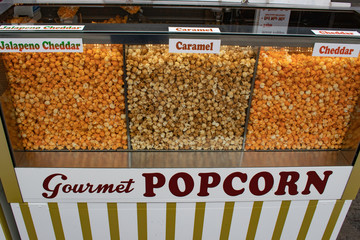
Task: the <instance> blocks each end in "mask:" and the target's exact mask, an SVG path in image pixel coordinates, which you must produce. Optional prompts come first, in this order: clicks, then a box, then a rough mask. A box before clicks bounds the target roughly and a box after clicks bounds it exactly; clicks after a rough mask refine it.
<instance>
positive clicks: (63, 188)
mask: <svg viewBox="0 0 360 240" xmlns="http://www.w3.org/2000/svg"><path fill="white" fill-rule="evenodd" d="M71 190H72V187H71V185H70V184H65V185H64V186H63V187H62V191H63V192H64V193H69V192H71Z"/></svg>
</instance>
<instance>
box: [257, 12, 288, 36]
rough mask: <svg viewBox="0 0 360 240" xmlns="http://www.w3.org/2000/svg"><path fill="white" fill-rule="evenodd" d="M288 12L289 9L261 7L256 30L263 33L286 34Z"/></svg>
mask: <svg viewBox="0 0 360 240" xmlns="http://www.w3.org/2000/svg"><path fill="white" fill-rule="evenodd" d="M290 14H291V11H290V10H281V9H261V10H260V13H259V24H258V26H257V30H256V32H257V33H264V34H286V33H287V30H288V25H289V19H290Z"/></svg>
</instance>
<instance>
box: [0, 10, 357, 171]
mask: <svg viewBox="0 0 360 240" xmlns="http://www.w3.org/2000/svg"><path fill="white" fill-rule="evenodd" d="M29 7H30V8H31V11H30V12H31V14H28V15H21V14H20V15H19V14H18V13H19V12H22V11H24V8H29ZM20 10H21V11H20ZM264 10H266V9H260V8H255V7H247V8H244V7H242V8H240V7H237V6H236V5H232V4H229V3H228V4H226V3H223V4H219V5H217V6H216V7H214V6H208V7H201V6H187V7H184V6H172V7H170V6H167V5H161V4H158V5H152V6H149V5H139V6H134V5H124V6H119V5H111V6H110V5H106V6H105V7H104V6H87V5H79V6H66V7H64V6H62V7H59V6H57V5H39V6H32V5H31V6H30V5H24V6H14V7H11V8H9V9H7V10H6V11H4V13H3V14H2V15H1V18H0V21H1V22H2V28H3V30H2V31H1V32H2V34H1V35H2V36H1V42H0V43H1V44H0V49H1V50H0V53H1V65H0V67H1V81H0V82H1V86H0V91H1V92H0V95H1V109H2V119H3V122H4V126H5V129H6V135H7V137H8V140H9V143H10V146H11V147H10V148H11V154H12V157H13V160H14V165H15V166H16V167H54V168H56V167H74V168H76V167H86V168H87V167H99V168H109V167H114V168H126V167H133V168H151V167H160V168H166V167H184V168H193V167H213V168H215V167H216V168H219V167H285V166H348V165H351V164H353V161H354V158H355V154H356V151H357V147H358V144H359V116H358V115H359V101H358V100H359V99H358V96H359V91H360V90H359V89H360V75H359V67H360V59H359V57H358V56H356V57H354V56H353V57H339V56H336V57H334V56H331V57H324V56H313V52H314V49H315V46H316V45H317V44H325V45H326V44H328V45H329V46H331V44H359V42H360V38H359V36H357V35H355V36H342V35H339V36H333V35H321V36H320V35H316V34H314V32H312V30H318V29H323V30H324V31H329V30H338V31H354V30H356V29H358V28H359V26H360V18H359V14H358V13H357V12H355V11H352V10H349V11H344V10H341V11H340V10H327V11H323V10H316V9H296V10H291V11H290V10H285V11H287V14H288V24H287V26H286V28H285V30H284V28H281V31H280V30H279V29H278V31H280V32H276V31H275V30H272V31H273V32H271V33H269V32H264V31H263V30H259V26H260V25H259V14H261V11H264ZM40 25H41V26H48V28H52V30H48V29H47V30H36V29H35V30H34V27H36V26H40ZM64 25H66V26H79V25H80V26H82V25H83V26H84V29H83V30H80V31H76V30H75V31H69V30H67V29H62V28H61V27H63V26H64ZM168 27H178V28H179V27H180V28H181V27H187V28H189V29H190V30H188V31H187V32H181V33H176V32H171V31H169V29H168ZM191 27H195V28H196V27H197V28H209V29H219V32H217V33H211V32H194V31H192V30H191V29H192V28H191ZM19 28H30V30H29V29H28V30H26V31H25V30H18V31H15V30H14V29H19ZM211 31H212V30H211ZM17 39H33V40H34V39H42V44H45V45H44V46H46V47H47V48H50V49H51V48H53V49H55V48H57V46H58V48H60V49H61V47H62V48H66V44H67V41H68V40H69V39H81V41H82V47H83V51H80V52H64V51H57V52H56V51H54V52H38V51H36V45H34V46H29V48H34V49H35V50H34V51H23V52H8V51H6V50H9V49H16V48H21V46H19V45H17V47H15V40H17ZM54 39H63V43H61V44H62V45H61V44H60V45H55V44H54V43H52V42H51V41H52V40H54ZM174 39H175V40H176V39H180V40H181V39H182V40H183V41H185V42H186V41H191V40H194V39H195V40H199V41H200V42H206V41H207V40H216V41H220V42H221V46H220V49H219V52H218V53H185V52H184V53H175V52H173V50H171V48H170V47H169V41H171V40H174ZM11 40H12V41H14V42H12V43H9V41H11ZM182 46H184V45H182ZM185 48H186V47H185ZM188 48H191V46H188ZM329 51H330V50H329Z"/></svg>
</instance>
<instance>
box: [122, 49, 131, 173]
mask: <svg viewBox="0 0 360 240" xmlns="http://www.w3.org/2000/svg"><path fill="white" fill-rule="evenodd" d="M127 50H128V46H127V45H125V44H123V82H124V98H125V115H126V134H127V141H128V150H131V139H130V119H129V103H128V92H127V91H128V85H127V80H126V78H127V74H126V53H127ZM131 161H132V158H131V151H129V152H128V167H129V168H130V167H131V165H132V162H131Z"/></svg>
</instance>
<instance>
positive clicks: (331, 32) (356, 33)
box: [311, 30, 360, 37]
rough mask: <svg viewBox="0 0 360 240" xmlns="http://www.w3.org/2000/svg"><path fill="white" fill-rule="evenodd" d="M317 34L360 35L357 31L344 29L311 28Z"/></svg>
mask: <svg viewBox="0 0 360 240" xmlns="http://www.w3.org/2000/svg"><path fill="white" fill-rule="evenodd" d="M311 31H312V32H313V33H315V34H316V35H326V36H350V37H351V36H360V33H359V32H357V31H342V30H338V31H335V30H311Z"/></svg>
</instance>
